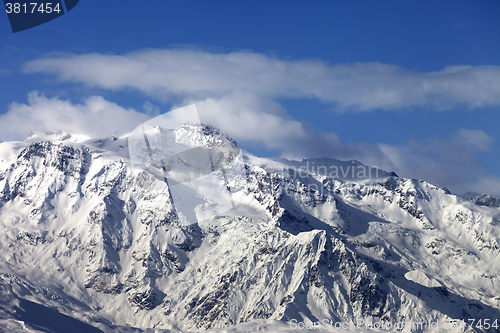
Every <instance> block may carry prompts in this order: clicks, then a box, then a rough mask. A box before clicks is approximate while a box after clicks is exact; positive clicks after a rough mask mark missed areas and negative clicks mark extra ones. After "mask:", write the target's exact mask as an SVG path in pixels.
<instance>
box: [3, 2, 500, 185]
mask: <svg viewBox="0 0 500 333" xmlns="http://www.w3.org/2000/svg"><path fill="white" fill-rule="evenodd" d="M499 17H500V2H498V1H286V2H285V1H210V2H208V1H159V0H158V1H147V2H146V1H143V2H137V1H96V0H87V1H85V0H82V1H80V3H79V4H78V6H77V7H75V9H74V10H72V11H71V12H69V13H68V14H66V15H63V16H62V17H60V18H58V19H56V20H54V21H51V22H48V23H46V24H44V25H42V26H39V27H35V28H33V29H30V30H27V31H24V32H20V33H16V34H12V32H11V30H10V26H9V24H8V19H7V15H4V16H3V18H1V19H0V84H1V88H2V93H1V94H0V130H1V131H2V132H3V135H1V137H0V140H8V139H22V137H23V135H25V132H26V131H28V133H29V131H30V130H29V128H30V126H31V127H37V126H39V125H40V126H42V125H43V126H45V127H47V128H50V129H63V130H73V131H78V130H80V128H78V127H75V126H73V127H72V126H69V125H68V124H70V123H71V121H73V122H75V120H74V119H77V116H78V117H80V116H82V117H87V114H86V113H85V112H90V113H89V114H88V117H87V119H89V122H92V121H97V120H93V119H94V118H92V112H94V111H95V110H94V109H92V108H93V107H94V108H95V107H96V106H95V105H99V107H100V108H111V109H116V110H115V111H116V112H118V113H120V112H124V113H123V114H124V117H123V119H126V120H127V119H128V122H127V121H126V120H124V122H120V123H119V124H120V126H121V129H122V130H125V129H126V128H128V127H127V125H125V124H129V123H130V125H129V126H132V128H133V125H135V123H136V122H137V121H140V120H141V119H143V118H142V117H141V115H136V114H131V113H130V112H128V111H127V110H129V109H133V110H135V111H137V112H139V113H147V112H148V113H149V115H148V116H153V115H154V114H155V113H157V112H165V111H168V110H169V109H171V108H172V107H175V106H179V105H183V104H186V103H188V102H200V103H201V105H202V108H203V107H204V108H206V109H207V111H206V112H207V115H208V116H207V117H208V118H210V119H212V120H213V121H214V122H215V125H218V126H219V127H221V128H222V129H223V130H226V131H228V132H230V133H229V134H231V135H233V136H235V139H237V141H238V142H240V144H241V145H242V146H243V147H244V148H247V149H249V150H250V151H252V152H254V153H257V154H260V155H267V156H285V157H293V158H302V157H307V156H308V155H314V156H319V155H322V156H323V155H324V156H329V157H335V158H340V159H350V158H355V159H358V160H360V161H361V162H364V163H366V164H372V165H373V164H375V165H378V166H381V167H385V168H388V169H391V170H395V171H396V172H398V173H399V174H401V175H403V176H405V177H411V178H421V179H425V180H428V181H431V182H434V183H437V184H438V185H442V186H447V187H449V188H450V189H451V190H453V191H455V192H463V191H468V190H475V191H478V192H489V193H494V194H498V195H500V154H499V149H500V148H499V142H500V131H499V130H498V126H499V124H500V113H499V112H498V111H500V101H499V100H500V85H499V81H500V74H499V73H500V69H499V68H500V67H498V66H500V20H498V18H499ZM114 56H118V57H117V58H116V57H114ZM165 59H167V60H165ZM163 61H167V63H166V64H165V63H164V62H163ZM62 64H64V65H62ZM110 64H113V65H112V66H111V65H110ZM115 64H116V66H117V67H116V69H114V70H112V68H114V67H113V66H114V65H115ZM141 64H146V65H145V66H146V67H140V65H141ZM134 66H139V67H140V68H143V70H144V71H142V69H141V70H138V71H133V67H134ZM169 66H172V67H169ZM165 68H167V69H166V70H165ZM94 69H95V71H94ZM162 71H163V72H162ZM121 73H128V74H127V75H128V76H124V75H122V74H121ZM157 73H160V74H161V75H160V74H159V76H157V75H156V74H157ZM171 73H174V74H175V75H174V74H171ZM103 76H104V77H103ZM110 78H111V79H110ZM148 80H149V81H148ZM183 80H184V81H186V82H184V83H182V82H183ZM174 81H175V82H174ZM179 82H181V83H182V84H181V83H179ZM33 91H38V94H35V93H31V99H29V98H28V94H30V92H33ZM91 96H94V97H93V99H92V103H90V102H89V97H91ZM99 98H100V99H99ZM13 102H15V104H12V103H13ZM54 105H59V107H60V108H61V111H60V112H63V114H65V115H66V116H67V117H70V118H71V117H73V116H74V117H73V118H74V119H73V120H71V119H70V120H67V122H66V123H65V121H64V120H63V118H64V117H60V115H61V114H58V113H50V110H53V109H54ZM99 107H97V108H98V109H99ZM64 108H66V109H64ZM91 109H92V110H94V111H88V110H91ZM99 110H100V109H99ZM129 111H130V110H129ZM54 112H55V111H54ZM78 112H80V113H81V114H79V113H78ZM99 112H101V111H99ZM102 112H106V111H102ZM127 112H128V113H127ZM94 113H95V112H94ZM21 115H22V116H21ZM41 115H43V116H44V117H45V118H44V119H46V120H45V121H40V118H39V117H41ZM16 117H17V118H16ZM127 117H128V118H127ZM245 117H253V118H252V119H255V120H256V121H255V122H256V125H255V127H252V126H249V125H248V121H247V122H246V123H245V121H244V119H246V118H245ZM208 118H207V119H208ZM222 118H224V119H226V121H222V120H220V119H222ZM16 119H17V120H16ZM19 119H23V120H26V121H23V122H22V124H20V122H19ZM47 119H48V120H47ZM30 120H31V121H30ZM16 121H17V123H16ZM14 123H16V124H20V125H18V126H14V125H13V124H14ZM258 124H265V126H258ZM88 127H92V126H90V125H89V126H88ZM97 127H98V126H97ZM82 128H83V127H82ZM34 129H37V128H34ZM81 130H83V129H81ZM106 130H109V131H117V130H118V131H119V129H118V128H115V127H113V126H110V127H109V128H104V129H103V130H102V133H101V132H99V133H98V134H99V135H111V134H112V133H107V132H106ZM311 157H312V156H311Z"/></svg>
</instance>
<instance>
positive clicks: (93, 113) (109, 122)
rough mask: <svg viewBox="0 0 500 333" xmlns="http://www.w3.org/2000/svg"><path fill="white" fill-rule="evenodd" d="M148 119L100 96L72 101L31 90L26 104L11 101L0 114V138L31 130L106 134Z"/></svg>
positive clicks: (20, 135)
mask: <svg viewBox="0 0 500 333" xmlns="http://www.w3.org/2000/svg"><path fill="white" fill-rule="evenodd" d="M148 119H149V116H147V115H145V114H143V113H139V112H136V111H134V110H132V109H128V110H127V109H124V108H122V107H121V106H118V105H117V104H115V103H112V102H109V101H107V100H105V99H104V98H103V97H101V96H91V97H89V98H87V99H86V100H85V102H84V103H83V104H73V103H71V102H70V101H66V100H61V99H59V98H57V97H53V98H47V97H45V96H41V95H39V94H38V92H36V91H33V92H31V93H29V95H28V104H19V103H12V104H11V105H10V106H9V110H8V111H7V113H5V114H2V115H0V141H8V140H22V139H24V138H26V137H27V136H28V135H29V133H30V132H31V131H35V130H43V131H46V130H50V131H65V132H69V133H74V134H84V135H88V136H91V137H110V136H111V135H113V134H117V135H120V134H124V133H128V132H130V131H131V130H133V129H134V128H135V127H136V126H138V125H139V124H141V123H142V122H144V121H146V120H148Z"/></svg>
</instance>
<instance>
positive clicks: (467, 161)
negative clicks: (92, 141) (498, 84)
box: [0, 91, 500, 195]
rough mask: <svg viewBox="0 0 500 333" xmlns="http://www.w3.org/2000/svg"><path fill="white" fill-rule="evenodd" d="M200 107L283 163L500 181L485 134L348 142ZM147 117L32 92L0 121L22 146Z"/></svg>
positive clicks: (463, 186) (252, 114)
mask: <svg viewBox="0 0 500 333" xmlns="http://www.w3.org/2000/svg"><path fill="white" fill-rule="evenodd" d="M190 103H196V106H197V109H198V113H199V117H200V120H201V121H202V122H203V123H205V124H210V125H213V126H215V127H217V128H219V129H220V130H222V131H223V132H226V133H227V134H229V135H230V136H231V137H233V138H234V139H235V140H236V141H237V142H238V143H239V144H240V145H241V146H242V147H246V146H247V145H251V144H255V145H259V146H262V147H265V148H267V149H271V150H277V151H278V152H279V153H280V154H281V156H282V157H286V158H292V159H302V158H311V157H325V156H327V157H332V158H337V159H342V160H349V159H355V160H359V161H361V162H363V163H365V164H367V165H372V166H377V167H379V168H381V169H384V170H388V171H395V172H396V173H398V174H399V175H400V176H403V177H409V178H418V179H424V180H427V181H430V182H433V183H435V184H438V185H443V186H447V187H449V188H450V189H451V190H452V191H455V192H456V193H461V192H465V191H470V190H473V191H477V192H486V193H491V194H494V195H499V194H500V193H498V191H499V189H500V186H497V185H498V184H499V181H500V179H499V178H498V177H495V176H491V175H485V174H484V172H483V167H482V165H481V164H480V163H479V162H478V160H477V158H476V155H477V154H478V153H481V152H488V151H491V150H492V149H493V147H494V144H495V143H494V141H493V139H492V138H491V137H490V136H489V135H488V134H486V133H485V132H483V131H480V130H467V129H462V130H459V131H457V132H456V133H454V134H452V135H451V136H449V137H447V138H434V139H429V140H426V141H414V140H410V141H409V142H407V143H405V144H402V145H386V144H372V143H368V142H343V141H341V140H340V139H339V138H338V137H337V135H336V134H335V133H333V132H326V131H317V130H315V129H313V128H310V127H307V126H305V125H304V124H303V123H302V122H300V121H297V120H296V119H294V118H293V117H291V116H290V115H289V114H288V113H287V112H286V110H284V109H283V108H282V107H281V106H280V105H279V104H278V103H276V102H275V101H272V100H270V99H264V98H261V97H259V96H257V95H256V94H253V93H241V92H236V93H233V94H230V95H227V96H224V97H220V98H206V99H201V100H196V99H186V100H185V101H184V103H183V104H190ZM144 111H145V112H147V113H149V114H146V113H141V112H137V111H135V110H132V109H125V108H123V107H121V106H119V105H117V104H115V103H112V102H110V101H107V100H106V99H104V98H103V97H101V96H91V97H89V98H87V99H86V100H85V101H83V103H81V104H74V103H72V102H71V101H69V100H62V99H60V98H58V97H52V98H47V97H45V96H43V95H40V94H38V93H37V92H36V91H35V92H31V93H30V94H29V96H28V103H27V104H19V103H12V104H11V105H10V107H9V110H8V112H7V113H5V114H3V115H0V133H1V134H0V140H5V141H7V140H21V139H24V138H25V137H27V136H28V134H29V133H30V132H31V131H33V130H51V131H66V132H70V133H75V134H83V135H87V136H90V137H109V136H111V135H113V134H117V135H120V134H124V133H128V132H130V131H132V130H133V129H134V128H135V127H137V126H139V125H140V124H141V123H143V122H145V121H147V120H149V119H150V118H151V117H154V116H155V115H158V114H159V108H158V107H157V106H155V105H153V104H152V103H150V102H146V103H145V104H144Z"/></svg>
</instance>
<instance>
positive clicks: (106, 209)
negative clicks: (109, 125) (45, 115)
mask: <svg viewBox="0 0 500 333" xmlns="http://www.w3.org/2000/svg"><path fill="white" fill-rule="evenodd" d="M185 128H186V127H184V129H185ZM184 129H183V130H181V131H180V132H183V131H184ZM194 130H195V131H197V132H196V133H201V134H200V135H201V136H200V137H199V138H200V139H202V142H213V140H216V139H214V137H210V136H211V135H213V134H214V133H215V132H210V131H208V132H204V131H203V127H197V128H195V129H194ZM217 133H218V132H217ZM183 135H184V137H186V136H187V137H190V136H192V135H193V134H191V133H190V132H189V131H184V132H183ZM55 136H56V138H53V137H51V135H49V137H42V136H41V135H38V134H34V135H32V136H31V137H30V138H29V139H28V141H26V142H24V143H22V142H21V143H19V142H18V143H2V144H1V145H0V156H2V157H1V158H2V159H4V162H2V164H1V165H0V166H2V167H1V168H0V216H1V217H2V219H1V227H2V230H3V231H4V233H3V235H2V236H0V237H1V238H2V239H1V240H0V244H1V245H0V246H1V247H2V250H3V251H4V252H5V253H6V256H5V261H4V262H3V263H2V265H1V266H0V271H1V272H2V273H3V274H10V276H18V277H19V278H20V279H22V280H26V281H28V282H27V283H29V284H32V285H34V284H37V285H40V286H42V287H38V286H37V287H35V289H36V288H39V289H40V290H43V288H45V289H47V290H54V291H55V293H56V294H60V295H61V296H57V297H54V298H55V299H57V298H58V297H59V298H60V299H61V301H56V304H58V305H57V306H58V307H59V309H58V311H59V310H60V311H59V312H61V313H64V314H65V315H69V316H70V317H76V318H80V319H82V320H83V321H85V322H88V323H90V324H92V325H95V324H96V323H97V322H101V323H103V322H104V326H102V328H101V329H105V326H106V325H107V327H111V326H112V325H122V326H125V325H130V326H131V327H136V328H144V329H146V328H152V327H155V328H158V329H159V328H163V329H168V330H174V331H175V330H183V331H186V330H196V329H211V328H214V327H227V326H233V325H239V324H241V323H247V322H252V321H253V320H261V319H272V320H281V321H290V320H299V321H311V322H315V321H321V320H322V319H329V320H334V321H342V320H347V319H349V320H356V319H359V318H363V319H367V320H368V319H370V320H378V321H383V322H387V323H388V322H391V323H397V322H401V321H403V320H407V319H408V318H412V319H413V320H416V318H420V319H421V320H423V321H426V322H430V321H432V320H436V319H440V320H449V319H463V320H466V319H468V318H469V317H474V316H476V317H477V318H479V317H480V316H483V317H485V318H486V317H488V318H500V316H499V314H500V310H499V309H500V304H499V302H500V298H498V297H497V296H496V295H498V294H500V290H498V284H497V281H498V279H499V268H500V267H499V265H498V264H496V263H497V262H499V260H498V258H499V255H500V250H499V243H500V237H499V235H500V231H499V228H500V227H499V225H500V224H499V223H498V222H499V221H500V211H499V210H498V209H497V208H496V207H486V206H479V205H476V204H474V203H473V202H469V201H467V200H464V199H461V198H459V197H457V196H455V195H452V194H450V193H449V191H447V190H446V189H442V188H439V187H437V186H434V185H432V184H429V183H427V182H424V181H419V180H413V179H404V178H400V177H396V176H395V175H393V174H391V173H387V172H385V171H383V173H382V174H381V175H382V177H380V178H368V177H366V178H362V179H359V180H356V179H353V178H352V177H346V178H345V179H342V178H340V177H330V175H329V174H327V173H323V172H317V170H316V171H314V168H313V169H311V167H310V165H309V166H308V167H309V169H307V168H302V169H300V168H301V167H302V166H304V163H306V164H307V161H309V162H311V161H320V162H321V163H322V164H321V163H319V164H321V165H324V164H325V162H328V163H331V164H328V163H326V164H327V165H325V167H332V166H334V165H336V166H337V167H339V168H340V166H343V167H344V168H346V167H347V166H353V165H354V166H362V164H361V163H359V162H357V163H359V164H357V163H356V162H354V163H353V162H352V161H346V162H342V161H341V162H342V163H341V164H335V163H336V162H335V161H336V160H331V159H322V160H318V159H313V160H303V161H301V162H299V161H288V162H286V161H284V160H272V159H263V158H258V157H256V156H253V155H251V154H249V153H246V152H243V153H244V161H245V170H246V183H245V186H241V184H238V183H234V182H229V183H228V184H227V186H228V188H229V189H231V191H232V193H241V195H242V199H241V202H240V204H239V205H237V206H236V207H234V208H232V209H230V210H228V211H226V212H224V213H222V214H219V215H218V216H215V217H213V218H211V219H209V220H206V221H202V222H200V223H197V224H192V225H186V224H183V223H182V221H181V219H180V218H179V214H178V212H177V211H176V209H175V206H174V201H173V198H172V196H171V194H170V191H169V187H168V185H167V184H166V183H165V182H162V181H161V180H159V179H157V178H155V176H153V175H152V174H150V173H148V172H145V171H138V170H133V168H132V167H131V166H130V162H129V160H128V157H127V149H128V148H129V147H128V142H127V138H126V137H120V138H115V137H112V138H108V139H91V138H83V139H82V138H79V137H78V136H74V135H71V134H68V133H59V134H55ZM203 140H205V141H203ZM231 140H232V139H231ZM233 142H234V140H233ZM235 144H236V143H235ZM2 146H3V147H2ZM14 147H15V149H14ZM13 152H16V153H17V155H15V156H10V157H8V158H6V157H4V156H8V155H9V153H10V155H12V153H13ZM311 163H312V162H311ZM316 164H318V163H317V162H316ZM300 170H302V172H300ZM326 170H329V169H328V168H327V169H326ZM350 170H352V169H350ZM344 171H345V170H344ZM381 172H382V171H381ZM344 174H345V173H344ZM341 175H342V174H341ZM351 175H353V174H351ZM466 267H467V270H468V272H467V274H461V275H460V276H459V275H457V272H461V271H462V270H464V269H465V268H466ZM412 272H413V273H412ZM7 280H8V281H10V280H11V278H10V277H9V279H7V278H4V279H3V280H2V281H4V282H5V281H7ZM5 285H6V286H13V284H12V283H10V282H5ZM9 288H12V287H9ZM35 289H33V290H35ZM12 290H15V288H14V289H12ZM4 294H6V295H13V294H15V295H17V298H18V299H24V298H23V294H22V293H21V294H16V292H15V291H5V292H4ZM33 294H34V295H36V297H37V302H38V303H37V304H39V303H41V302H49V301H48V300H49V299H50V298H51V296H47V295H44V293H43V292H42V291H33ZM76 300H78V301H76ZM9 302H10V301H9ZM12 302H14V301H12ZM7 303H8V302H7ZM14 303H15V302H14ZM35 303H36V302H35ZM79 307H80V309H82V308H85V309H86V310H85V311H83V312H84V313H85V314H86V315H85V316H87V317H85V316H84V317H85V318H84V317H82V316H81V315H77V314H76V313H77V312H78V311H82V310H78V311H76V312H75V310H74V309H76V308H79ZM4 311H5V313H10V314H6V316H14V314H13V313H15V312H12V311H13V308H12V307H11V308H9V307H5V308H4ZM478 316H479V317H478ZM495 316H496V317H495ZM181 318H182V320H181ZM26 325H28V326H29V325H31V327H33V323H30V322H29V320H27V321H26ZM99 327H101V326H99ZM467 329H469V330H470V329H474V330H476V331H481V329H478V328H472V327H468V328H464V329H463V330H462V331H465V330H467ZM403 331H405V332H413V331H415V330H414V329H412V328H409V329H407V330H403ZM482 331H486V332H489V331H491V332H493V331H492V330H486V329H483V330H482Z"/></svg>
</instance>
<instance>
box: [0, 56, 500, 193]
mask: <svg viewBox="0 0 500 333" xmlns="http://www.w3.org/2000/svg"><path fill="white" fill-rule="evenodd" d="M24 71H25V72H26V73H48V74H53V75H56V76H57V78H58V79H59V80H61V81H66V82H67V81H69V82H80V83H84V84H86V85H88V86H91V87H98V88H105V89H111V90H115V91H119V90H124V89H130V88H132V89H136V90H138V91H140V92H142V93H144V94H146V95H147V96H150V97H153V98H157V99H159V100H162V101H170V102H171V101H172V100H177V101H178V100H179V98H180V100H184V102H183V103H182V104H184V105H186V104H190V103H193V102H196V104H197V108H198V110H199V111H200V118H201V120H202V122H204V123H208V124H211V125H214V126H215V127H218V128H219V129H221V130H222V131H224V132H226V133H228V134H229V135H230V136H232V137H233V138H234V139H235V140H236V141H237V142H239V143H240V144H241V145H242V146H243V147H245V146H247V145H248V144H257V145H259V146H262V147H265V148H267V149H271V150H277V151H279V152H280V153H281V155H282V156H283V157H288V158H296V159H300V158H307V157H323V156H328V157H333V158H338V159H344V160H348V159H357V160H359V161H361V162H363V163H365V164H367V165H373V166H378V167H380V168H382V169H385V170H388V171H395V172H397V173H398V174H399V175H401V176H404V177H410V178H418V179H423V180H427V181H430V182H433V183H436V184H438V185H443V186H447V187H449V188H450V190H452V191H455V192H457V193H458V192H464V191H468V190H475V191H478V192H486V191H488V192H489V193H494V192H493V190H494V189H495V187H494V186H495V185H496V184H498V181H497V180H498V177H495V176H491V175H487V174H485V173H484V167H483V165H481V163H480V162H479V160H478V158H477V155H478V153H481V152H490V151H492V149H493V146H494V142H493V139H492V138H491V137H490V136H489V135H488V134H486V133H485V132H483V131H480V130H467V129H462V130H459V131H457V132H456V133H454V134H453V135H451V136H449V137H447V138H434V139H429V140H420V141H414V140H410V141H409V142H407V143H405V144H401V145H386V144H372V143H368V142H342V141H341V140H340V139H339V138H338V137H337V135H336V134H335V133H333V132H326V131H320V132H318V130H317V129H312V128H310V127H308V126H306V125H305V124H304V123H302V122H300V121H298V120H296V119H294V118H292V117H291V116H290V115H288V114H287V112H286V110H284V109H283V108H282V107H281V105H280V104H279V103H278V102H277V99H278V98H283V97H285V98H286V97H288V98H311V99H317V100H321V101H323V102H325V103H328V104H330V105H332V106H333V108H334V109H336V110H337V111H344V112H348V111H372V110H375V109H386V110H401V109H405V108H412V107H426V108H428V109H434V110H447V109H452V108H457V107H463V108H467V109H474V108H480V107H484V106H492V105H500V67H499V66H450V67H446V68H444V69H442V70H440V71H436V72H416V71H410V70H406V69H404V68H401V67H399V66H396V65H390V64H389V65H388V64H380V63H354V64H340V65H330V64H327V63H325V62H322V61H320V60H314V59H309V60H299V61H296V60H284V59H278V58H274V57H270V56H266V55H263V54H258V53H252V52H231V53H210V52H205V51H201V50H196V49H147V50H140V51H135V52H130V53H127V54H124V55H103V54H97V53H90V54H81V55H77V54H57V55H51V56H47V57H46V58H41V59H36V60H33V61H30V62H27V63H26V64H25V67H24ZM33 96H34V97H33ZM33 96H32V97H30V103H29V105H20V104H13V105H12V106H11V108H10V110H9V112H8V114H7V115H4V116H0V124H6V123H7V124H8V123H9V122H10V121H11V120H9V121H4V120H7V119H12V121H13V122H16V121H17V122H18V123H19V124H20V128H21V129H26V132H28V133H29V131H30V130H32V128H29V127H30V126H38V127H39V126H40V125H44V126H46V127H50V126H53V127H54V126H55V125H57V126H58V127H64V128H66V129H65V130H67V131H69V132H78V131H83V132H86V133H99V134H98V135H104V134H106V135H110V134H111V133H112V131H116V130H119V129H122V132H126V131H127V130H131V129H132V128H133V127H135V126H136V125H137V124H138V123H140V122H142V121H143V120H142V119H147V118H148V116H154V115H157V114H158V113H159V108H158V107H157V106H155V105H153V104H152V103H150V102H146V103H144V111H145V112H146V113H147V114H148V116H146V115H143V114H142V115H141V114H139V113H137V112H135V111H133V110H125V109H123V108H121V107H119V106H117V105H116V104H113V103H111V102H108V101H106V100H104V99H103V98H102V97H96V96H94V97H91V98H90V99H89V100H87V101H85V103H84V104H78V105H73V104H71V103H70V102H69V101H61V100H58V99H50V100H49V99H46V98H45V97H40V96H38V95H36V94H35V95H33ZM93 99H94V100H96V101H97V102H94V103H97V104H100V105H101V106H102V108H101V110H102V111H101V113H102V115H108V116H109V119H108V121H102V118H103V117H97V116H95V114H94V113H92V112H91V110H92V109H93V107H92V105H94V104H93V102H92V101H93ZM45 104H50V105H51V106H50V108H49V107H44V105H45ZM54 106H55V107H54ZM64 108H66V109H68V110H72V111H71V112H70V113H65V112H62V111H59V110H62V109H64ZM94 108H95V107H94ZM49 109H50V110H49ZM30 110H31V111H30ZM34 110H37V111H36V112H35V111H34ZM38 110H43V112H40V111H38ZM113 110H114V111H113ZM30 112H31V113H30ZM44 112H45V113H44ZM23 113H25V114H26V113H30V114H29V115H28V116H26V117H22V116H20V115H21V114H23ZM68 114H71V116H70V117H69V119H66V120H65V119H64V117H65V116H66V117H67V115H68ZM118 115H119V116H118ZM2 117H3V118H2ZM8 117H11V118H8ZM25 118H26V119H29V120H28V122H27V123H23V119H25ZM120 118H123V121H122V122H121V123H120V122H118V123H114V121H115V120H116V119H120ZM48 120H50V121H48ZM109 124H113V125H115V126H114V127H113V126H111V127H113V128H110V125H109ZM28 128H29V130H28ZM0 130H2V134H3V138H5V136H6V134H5V133H7V134H8V133H9V130H11V131H13V130H12V129H11V128H10V126H2V125H0ZM4 130H5V131H4ZM14 131H15V130H14ZM95 135H96V134H94V136H95ZM491 184H493V185H491ZM492 186H493V187H492ZM481 189H482V190H481Z"/></svg>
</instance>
